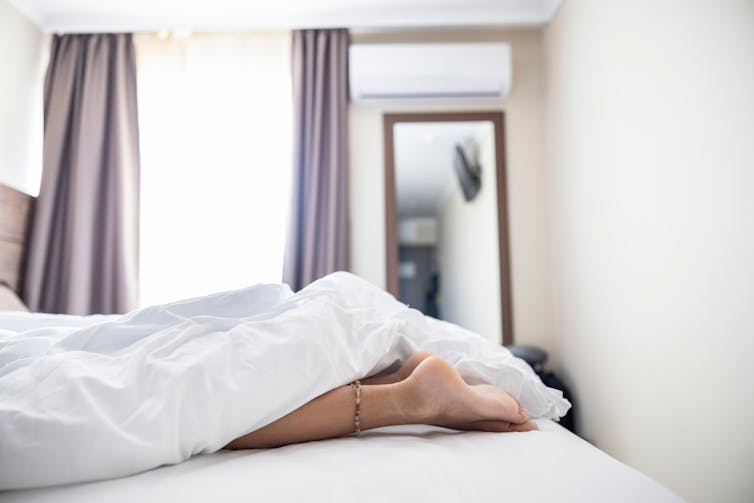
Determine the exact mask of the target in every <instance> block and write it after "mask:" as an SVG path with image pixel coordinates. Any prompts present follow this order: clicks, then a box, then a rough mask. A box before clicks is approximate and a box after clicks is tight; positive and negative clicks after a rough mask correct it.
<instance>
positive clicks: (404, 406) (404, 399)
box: [396, 376, 437, 424]
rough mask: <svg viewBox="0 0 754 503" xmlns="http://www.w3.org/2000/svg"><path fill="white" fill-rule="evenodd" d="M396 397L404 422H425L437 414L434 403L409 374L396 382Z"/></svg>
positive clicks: (428, 421)
mask: <svg viewBox="0 0 754 503" xmlns="http://www.w3.org/2000/svg"><path fill="white" fill-rule="evenodd" d="M398 384H399V385H400V388H399V389H398V390H396V398H397V400H398V403H399V408H400V410H401V414H402V416H403V419H404V423H405V424H427V423H430V422H431V419H432V418H434V417H435V416H436V415H437V410H436V404H435V403H433V402H432V400H431V399H430V397H428V396H427V394H426V393H424V391H423V389H422V388H423V387H422V386H421V383H420V382H419V381H418V380H417V379H415V378H412V377H411V376H409V377H408V378H406V379H405V380H403V381H401V382H400V383H398Z"/></svg>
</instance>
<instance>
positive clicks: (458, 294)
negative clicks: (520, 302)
mask: <svg viewBox="0 0 754 503" xmlns="http://www.w3.org/2000/svg"><path fill="white" fill-rule="evenodd" d="M478 140H479V146H478V148H479V165H480V166H481V178H482V180H481V182H482V183H481V186H480V189H479V193H478V194H477V195H476V197H475V198H474V199H473V200H472V201H466V200H465V199H464V196H463V191H461V187H460V185H458V183H456V184H455V185H454V186H453V187H452V189H451V190H448V193H447V197H446V198H445V201H443V204H442V207H441V208H440V209H439V210H440V211H439V218H438V237H439V241H438V243H437V255H438V259H439V262H440V271H441V272H442V276H441V281H440V299H441V300H442V302H441V304H440V314H441V316H442V319H444V320H447V321H450V322H452V323H457V324H458V325H461V326H462V327H465V328H468V329H469V330H473V331H474V332H476V333H478V334H480V335H482V336H484V337H486V338H488V339H490V340H491V341H492V342H495V343H497V344H502V342H503V340H502V337H501V335H502V333H503V329H502V326H501V325H502V320H501V316H500V313H501V307H500V305H501V303H500V279H499V278H500V255H499V248H498V243H499V242H498V230H497V191H496V190H495V189H496V187H497V177H496V173H495V132H494V126H493V125H492V123H491V122H490V123H488V124H487V127H485V129H484V131H483V132H480V133H479V138H478ZM452 181H453V182H456V180H452Z"/></svg>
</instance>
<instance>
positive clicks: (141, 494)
mask: <svg viewBox="0 0 754 503" xmlns="http://www.w3.org/2000/svg"><path fill="white" fill-rule="evenodd" d="M536 422H537V424H538V425H539V427H540V431H535V432H527V433H485V432H457V431H453V430H447V429H444V428H437V427H432V426H424V425H415V426H394V427H389V428H380V429H375V430H371V431H368V432H364V433H362V435H361V436H360V437H357V436H348V437H342V438H337V439H332V440H322V441H317V442H309V443H305V444H298V445H289V446H286V447H281V448H277V449H261V450H249V451H233V452H231V451H219V452H216V453H214V454H207V455H199V456H195V457H193V458H191V459H190V460H188V461H187V462H185V463H181V464H178V465H171V466H163V467H160V468H157V469H154V470H150V471H147V472H143V473H139V474H136V475H132V476H129V477H124V478H119V479H113V480H107V481H100V482H91V483H80V484H72V485H67V486H59V487H48V488H41V489H32V490H22V491H10V492H4V493H0V501H3V502H4V503H31V502H48V501H55V502H56V503H69V502H71V503H72V502H77V503H78V502H87V501H98V502H99V501H108V502H126V501H128V502H132V501H137V502H139V503H149V502H158V501H159V502H163V501H179V502H181V503H191V502H197V503H200V502H201V503H205V502H208V501H215V502H222V503H233V502H242V501H243V502H248V501H281V502H288V501H297V502H300V501H306V502H339V501H342V502H356V501H358V502H364V501H375V502H378V501H379V502H383V501H399V502H400V501H438V502H444V501H448V502H450V501H454V502H457V501H464V502H465V501H469V502H472V501H473V502H485V501H505V502H527V503H531V502H539V501H542V502H554V501H558V502H571V501H572V502H579V503H581V502H585V501H604V502H613V503H615V502H624V501H625V502H632V503H634V502H637V501H641V502H644V503H651V502H679V501H682V500H681V499H680V498H679V497H678V496H676V495H675V494H673V493H672V492H670V491H669V490H668V489H666V488H664V487H663V486H661V485H660V484H658V483H657V482H655V481H653V480H652V479H650V478H648V477H647V476H645V475H643V474H641V473H639V472H638V471H636V470H634V469H633V468H630V467H628V466H626V465H624V464H622V463H620V462H619V461H617V460H615V459H613V458H612V457H610V456H609V455H607V454H605V453H604V452H602V451H601V450H599V449H597V448H596V447H594V446H592V445H591V444H589V443H587V442H586V441H584V440H582V439H580V438H579V437H577V436H575V435H573V434H572V433H570V432H569V431H567V430H565V429H564V428H562V427H561V426H559V425H558V424H557V423H555V422H553V421H550V420H547V419H539V420H537V421H536Z"/></svg>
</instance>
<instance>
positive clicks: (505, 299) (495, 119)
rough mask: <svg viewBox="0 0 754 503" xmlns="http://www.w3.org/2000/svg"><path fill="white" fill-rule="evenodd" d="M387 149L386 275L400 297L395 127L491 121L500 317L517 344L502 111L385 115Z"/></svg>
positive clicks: (506, 339) (506, 335)
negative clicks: (415, 124) (403, 123)
mask: <svg viewBox="0 0 754 503" xmlns="http://www.w3.org/2000/svg"><path fill="white" fill-rule="evenodd" d="M382 119H383V121H382V125H383V135H384V145H385V246H386V250H385V257H386V261H387V264H386V267H385V271H386V274H387V278H385V279H386V281H385V284H386V285H387V290H388V292H390V293H391V294H393V295H394V296H395V297H396V298H397V297H398V293H399V292H398V242H397V241H398V239H397V238H398V225H397V224H398V222H397V216H398V215H397V213H398V212H397V208H396V204H397V203H396V193H395V192H396V191H395V152H394V139H393V126H395V124H396V123H399V122H481V121H490V122H492V124H493V126H494V134H495V164H496V168H497V231H498V243H499V248H500V249H499V258H500V313H501V316H502V324H501V327H502V329H503V338H502V341H503V345H504V346H508V345H511V344H513V311H512V309H511V305H512V302H511V281H510V261H509V248H508V211H507V197H506V194H507V188H506V176H505V142H504V138H505V126H504V124H505V122H504V115H503V112H501V111H495V112H434V113H400V114H392V113H390V114H384V115H383V117H382Z"/></svg>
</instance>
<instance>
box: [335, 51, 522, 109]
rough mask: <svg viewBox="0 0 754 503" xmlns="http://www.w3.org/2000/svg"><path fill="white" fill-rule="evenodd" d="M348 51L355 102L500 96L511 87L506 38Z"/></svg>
mask: <svg viewBox="0 0 754 503" xmlns="http://www.w3.org/2000/svg"><path fill="white" fill-rule="evenodd" d="M349 51H350V52H349V81H350V89H351V100H352V101H353V102H357V103H364V102H402V101H417V100H418V101H447V100H453V101H458V100H487V101H489V100H500V99H503V98H505V96H506V95H507V94H508V91H509V90H510V86H511V74H512V68H511V48H510V45H509V44H505V43H497V42H494V43H456V44H354V45H351V47H350V49H349Z"/></svg>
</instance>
